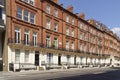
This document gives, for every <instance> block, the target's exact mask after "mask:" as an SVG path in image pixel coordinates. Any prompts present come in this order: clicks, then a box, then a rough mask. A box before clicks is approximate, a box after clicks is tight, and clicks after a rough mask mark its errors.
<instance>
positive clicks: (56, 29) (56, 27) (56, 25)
mask: <svg viewBox="0 0 120 80" xmlns="http://www.w3.org/2000/svg"><path fill="white" fill-rule="evenodd" d="M54 31H56V32H57V31H58V23H56V22H55V23H54Z"/></svg>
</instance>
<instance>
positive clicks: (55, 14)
mask: <svg viewBox="0 0 120 80" xmlns="http://www.w3.org/2000/svg"><path fill="white" fill-rule="evenodd" d="M54 16H55V17H58V9H56V8H55V9H54Z"/></svg>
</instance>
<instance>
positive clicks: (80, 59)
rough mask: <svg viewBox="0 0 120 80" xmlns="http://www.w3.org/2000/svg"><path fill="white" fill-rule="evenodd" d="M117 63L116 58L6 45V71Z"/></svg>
mask: <svg viewBox="0 0 120 80" xmlns="http://www.w3.org/2000/svg"><path fill="white" fill-rule="evenodd" d="M113 61H114V63H119V61H118V60H111V58H110V57H108V58H91V57H89V56H87V57H86V56H76V55H71V54H70V55H69V54H64V53H59V54H54V53H51V52H44V51H36V50H30V49H29V50H27V49H19V48H18V49H17V48H16V49H14V48H11V47H9V46H8V71H16V70H22V69H23V70H29V69H34V70H36V69H38V70H39V69H44V70H46V69H54V68H57V69H58V68H66V67H68V66H69V68H70V67H71V68H74V67H76V68H78V67H80V66H83V67H85V66H88V67H91V66H92V67H95V66H96V67H97V66H110V65H111V64H112V65H114V64H113ZM3 64H5V63H3Z"/></svg>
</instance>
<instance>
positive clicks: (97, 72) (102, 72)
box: [93, 72, 104, 74]
mask: <svg viewBox="0 0 120 80" xmlns="http://www.w3.org/2000/svg"><path fill="white" fill-rule="evenodd" d="M101 73H104V72H95V73H93V74H101Z"/></svg>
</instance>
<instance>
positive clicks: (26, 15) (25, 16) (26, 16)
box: [24, 10, 29, 22]
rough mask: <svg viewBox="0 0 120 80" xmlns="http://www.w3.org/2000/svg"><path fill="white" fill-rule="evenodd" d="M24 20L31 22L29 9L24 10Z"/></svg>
mask: <svg viewBox="0 0 120 80" xmlns="http://www.w3.org/2000/svg"><path fill="white" fill-rule="evenodd" d="M25 12H27V13H25ZM24 21H26V22H29V11H27V10H24Z"/></svg>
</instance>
